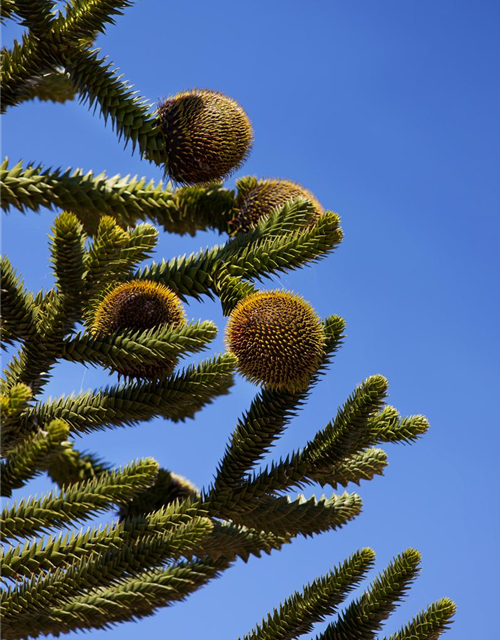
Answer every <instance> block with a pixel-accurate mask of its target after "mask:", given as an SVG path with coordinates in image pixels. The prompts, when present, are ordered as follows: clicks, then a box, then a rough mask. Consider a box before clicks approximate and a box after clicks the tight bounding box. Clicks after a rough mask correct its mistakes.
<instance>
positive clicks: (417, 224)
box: [3, 0, 500, 640]
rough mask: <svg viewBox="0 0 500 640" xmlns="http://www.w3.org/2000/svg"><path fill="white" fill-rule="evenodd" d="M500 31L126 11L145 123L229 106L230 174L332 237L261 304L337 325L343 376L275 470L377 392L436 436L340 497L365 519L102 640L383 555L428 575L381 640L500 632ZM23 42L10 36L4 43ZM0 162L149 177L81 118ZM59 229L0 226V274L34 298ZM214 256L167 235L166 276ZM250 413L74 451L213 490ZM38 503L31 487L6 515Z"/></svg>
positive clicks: (276, 594)
mask: <svg viewBox="0 0 500 640" xmlns="http://www.w3.org/2000/svg"><path fill="white" fill-rule="evenodd" d="M499 14H500V7H499V5H498V3H497V2H494V1H493V0H492V1H488V0H480V1H478V2H474V3H471V2H468V1H465V0H440V2H438V3H432V2H430V1H428V0H427V1H424V2H413V1H412V2H400V1H395V0H383V1H382V2H377V3H374V2H369V1H367V0H362V1H360V2H356V3H353V2H346V1H337V0H335V1H333V0H332V1H326V0H323V1H318V0H314V1H311V2H308V3H304V2H298V1H297V0H288V1H285V0H273V1H272V2H265V1H264V0H256V1H255V2H253V3H234V2H229V1H228V0H214V1H213V2H211V3H206V2H202V1H201V0H189V1H186V2H173V1H171V2H153V0H141V1H139V2H137V3H136V4H135V5H134V7H133V8H131V9H129V10H128V11H127V12H126V14H125V15H124V16H123V17H121V18H118V19H117V25H116V26H115V27H110V28H109V29H108V32H107V34H106V35H105V36H100V37H99V39H98V44H99V46H101V47H102V50H103V53H104V54H107V55H109V57H110V59H111V60H112V61H113V62H114V63H115V64H116V65H117V66H118V67H120V69H121V71H122V72H123V73H124V74H125V76H126V77H127V78H128V79H129V80H130V81H131V82H132V83H134V84H135V85H136V87H137V89H138V90H139V91H140V92H141V94H142V95H144V96H146V97H147V98H148V99H150V100H152V101H156V100H158V99H160V98H161V97H165V96H167V95H170V94H175V93H176V92H178V91H180V90H183V89H189V88H192V87H205V88H213V89H217V90H219V91H223V92H225V93H228V94H229V95H231V96H232V97H234V98H236V99H237V100H238V101H240V102H241V104H242V105H243V106H244V108H245V109H246V110H247V112H248V114H249V116H250V118H251V120H252V123H253V126H254V129H255V146H254V150H253V153H252V155H251V156H250V158H249V160H248V162H247V163H246V165H245V166H244V167H243V169H242V170H241V171H240V172H239V173H238V175H247V174H249V175H258V176H261V177H283V178H288V179H292V180H295V181H297V182H300V183H301V184H303V185H304V186H305V187H306V188H308V189H310V190H311V191H312V192H313V193H315V195H316V196H317V197H318V198H319V200H320V201H321V202H322V203H323V205H324V206H325V207H327V208H329V209H332V210H334V211H337V212H338V213H339V214H340V215H341V217H342V226H343V229H344V231H345V240H344V242H343V244H342V245H341V247H340V248H339V249H338V251H337V252H336V253H335V254H334V255H333V256H331V257H329V258H328V259H326V260H324V261H323V262H321V263H319V264H317V265H315V266H313V267H311V268H306V269H303V270H301V271H299V272H296V273H289V274H285V275H283V276H281V277H280V278H276V279H274V280H271V281H269V283H268V284H267V283H266V285H264V286H265V287H267V288H271V287H273V288H274V287H276V286H283V287H285V288H287V289H290V290H294V291H297V292H299V293H301V294H302V295H304V296H305V297H306V298H307V299H308V300H309V301H310V302H311V303H312V304H313V306H314V307H315V309H316V310H317V312H318V313H319V314H320V315H321V316H326V315H330V314H332V313H337V314H339V315H342V316H343V317H344V318H345V319H346V322H347V339H346V341H345V345H344V347H343V348H342V350H341V351H340V353H339V354H338V356H337V358H336V361H335V364H334V365H333V366H332V367H331V370H330V372H329V373H328V375H327V376H326V377H325V378H324V380H323V381H322V382H321V384H319V385H318V387H317V388H316V390H315V391H314V393H313V395H312V398H311V400H310V402H309V404H308V405H307V407H306V408H305V409H304V411H303V412H302V413H301V415H300V417H299V418H298V419H296V420H295V421H294V422H293V424H292V425H291V427H290V428H289V430H288V432H287V433H286V434H285V436H284V437H283V439H282V441H281V442H280V443H279V445H278V446H277V447H276V450H275V452H274V454H273V455H272V456H271V457H270V458H269V459H272V458H277V457H278V456H279V455H282V454H286V453H288V452H289V451H291V450H293V449H296V448H298V447H300V446H302V445H303V444H305V442H306V441H307V440H308V439H310V438H311V437H312V436H313V435H314V433H315V432H316V430H317V429H319V428H321V427H323V426H324V425H325V424H326V422H328V420H329V419H330V418H331V417H333V415H334V414H335V411H336V408H337V407H338V406H339V405H340V404H341V403H342V402H343V401H344V400H345V398H346V397H347V396H348V394H349V393H351V391H352V390H353V389H354V387H355V386H356V385H357V384H358V383H359V382H361V381H362V380H363V379H365V378H366V377H368V376H369V375H371V374H374V373H382V374H383V375H385V376H387V377H388V379H389V382H390V402H391V404H393V405H394V406H396V407H397V408H398V409H399V410H400V411H401V413H403V414H415V413H424V414H425V415H427V417H428V418H429V420H430V423H431V430H430V431H429V433H428V434H427V435H426V436H425V437H424V438H423V439H422V440H421V441H420V442H419V443H417V444H415V445H414V446H412V447H396V446H390V447H388V451H389V463H390V466H389V468H388V470H387V472H386V474H385V476H384V477H383V478H377V479H376V480H374V481H372V482H370V483H365V484H362V485H361V487H360V488H359V489H356V490H357V491H358V492H359V493H360V495H361V496H362V498H363V500H364V510H363V513H362V515H361V516H360V517H359V518H358V519H356V520H355V521H354V522H352V523H351V524H350V525H348V526H347V527H345V528H344V529H342V530H341V531H340V532H332V533H329V534H324V535H322V536H319V537H316V538H314V539H308V540H297V541H296V542H295V543H294V544H293V545H290V546H288V547H287V548H285V549H284V550H282V551H281V552H279V553H274V554H272V556H271V557H265V558H263V559H260V560H258V559H252V560H251V561H250V562H249V563H248V564H247V565H244V564H243V563H239V564H237V565H236V566H235V567H233V568H232V569H231V570H230V571H229V572H227V573H226V574H225V575H224V576H223V577H222V578H220V579H219V580H217V581H215V582H213V583H211V584H210V585H209V586H208V587H206V588H205V589H203V590H202V591H200V592H198V593H197V594H195V595H194V596H193V597H191V599H190V600H188V601H187V602H185V603H182V604H180V605H176V606H175V607H173V608H171V609H164V610H162V611H160V612H159V613H158V614H157V615H156V616H154V617H153V618H150V619H146V620H144V621H141V622H139V623H137V624H136V623H130V624H127V625H121V626H118V627H116V628H114V629H112V630H110V631H105V632H104V631H102V632H95V633H94V634H93V636H94V637H95V638H96V639H99V638H104V637H105V636H106V638H108V639H110V638H120V639H124V640H126V639H127V638H135V637H136V636H137V633H140V634H144V635H148V636H149V637H154V638H156V637H158V638H159V637H172V638H196V637H201V636H202V635H203V637H205V638H209V639H213V640H219V639H220V638H228V639H230V638H236V637H238V635H243V634H244V633H246V632H248V631H249V630H250V629H251V628H252V627H253V625H254V624H255V623H257V622H259V621H260V620H261V618H262V616H264V615H265V614H267V612H268V611H270V610H271V609H272V608H273V607H275V606H277V605H278V603H279V602H280V601H281V600H282V599H283V598H285V597H286V596H288V595H289V594H291V593H292V592H293V591H294V590H295V589H299V588H300V587H301V586H302V585H303V584H304V583H305V582H307V581H310V580H312V579H313V578H315V577H316V576H319V575H321V574H324V573H326V572H327V571H328V570H329V569H330V568H331V567H332V566H333V565H334V564H337V563H339V562H340V561H341V560H342V559H344V558H345V557H347V556H348V555H350V554H351V553H352V552H354V551H355V550H356V549H358V548H361V547H363V546H370V547H372V548H373V549H374V550H375V551H376V553H377V566H376V569H377V570H380V569H382V568H383V567H384V566H385V565H386V563H387V562H388V561H389V560H390V559H391V558H392V557H393V556H394V555H396V554H397V553H399V552H400V551H402V550H403V549H405V548H407V547H409V546H413V547H415V548H417V549H419V550H420V551H421V553H422V557H423V571H422V574H421V576H420V578H419V579H418V581H417V582H416V584H415V586H414V587H413V589H412V591H411V593H410V596H409V598H408V599H407V601H406V602H405V603H404V605H402V606H401V607H400V608H399V609H398V611H397V614H396V615H394V617H393V618H392V619H391V621H390V623H389V624H388V625H387V633H390V632H392V631H394V630H396V629H397V628H398V627H399V626H400V625H401V624H402V623H403V622H405V621H406V620H407V619H409V618H410V617H411V616H412V615H414V614H416V613H417V612H418V611H419V610H421V609H422V608H423V607H424V606H425V605H427V604H429V603H430V602H431V601H433V600H436V599H438V598H440V597H442V596H448V597H451V598H453V599H454V600H455V601H456V602H457V605H458V614H457V618H456V623H455V625H454V626H453V628H452V630H451V631H450V632H449V633H448V634H447V635H446V636H445V637H446V638H450V640H462V639H464V640H465V639H466V638H473V637H479V636H481V637H485V638H486V637H494V636H495V634H497V633H498V621H497V618H498V616H497V614H495V613H494V610H495V608H497V607H498V596H499V586H498V585H499V582H498V569H499V553H498V543H497V540H498V533H499V526H498V525H499V510H498V488H499V480H500V478H499V471H498V469H499V465H498V452H499V445H500V441H499V424H498V422H499V415H498V391H499V338H498V327H499V315H500V314H499V295H498V274H499V272H500V270H499V266H500V265H499V258H498V254H499V242H498V241H499V235H500V234H499V231H500V229H499V216H498V213H499V200H500V197H499V196H500V193H499V186H498V176H499V137H500V136H499V117H498V113H499V107H500V104H499V103H500V100H499V93H500V91H499V82H498V78H499V72H500V69H499V66H500V64H499V60H500V56H499V53H500V52H499V48H500V47H499V42H500V38H499V24H500V15H499ZM20 31H21V30H20V28H19V27H16V26H12V25H10V26H9V27H8V28H6V29H5V30H4V44H9V43H10V42H11V39H12V37H14V36H17V37H18V36H19V33H20ZM3 154H4V155H8V156H9V157H10V158H11V159H12V161H13V162H16V161H17V160H19V159H21V158H23V159H24V160H25V161H34V162H41V163H43V164H44V165H46V166H50V165H51V166H54V167H56V166H62V167H64V168H65V167H68V166H71V167H75V168H76V167H82V168H84V169H86V170H89V169H93V170H94V171H95V172H100V171H104V170H105V171H106V172H107V173H108V174H109V175H113V174H115V173H120V174H122V175H124V174H128V173H131V174H140V175H146V176H148V177H149V178H154V179H160V178H161V171H160V170H159V169H158V168H156V167H155V166H153V165H149V164H148V163H147V162H146V161H142V160H141V159H140V158H139V156H138V155H132V153H131V150H130V149H128V148H127V149H125V150H124V149H123V144H122V143H118V142H117V140H116V137H115V135H114V133H113V132H112V131H111V128H110V127H105V125H104V123H103V121H102V120H101V119H100V118H98V117H97V115H95V116H93V115H92V114H91V113H90V112H89V111H88V109H87V108H86V107H85V106H84V105H80V104H78V103H77V102H75V103H68V104H64V105H53V104H42V103H35V102H33V103H25V104H23V105H21V106H19V107H17V108H15V109H12V110H10V111H8V113H7V115H6V116H5V117H4V121H3ZM236 177H237V176H236ZM232 183H233V180H231V181H229V183H228V184H230V185H231V184H232ZM54 215H55V214H54V213H51V212H47V211H43V212H42V213H41V214H40V215H37V214H34V213H29V214H27V215H26V216H23V215H21V214H20V213H18V212H13V213H12V214H11V215H9V216H4V217H3V251H4V252H5V253H7V254H8V255H9V257H10V258H11V261H12V262H13V264H14V265H15V266H16V268H18V270H19V271H20V272H22V273H23V274H24V277H25V282H26V285H27V286H28V287H30V288H33V289H39V288H40V287H50V286H51V283H52V276H51V274H50V270H49V268H48V251H47V238H46V235H47V233H48V232H49V228H50V225H51V224H52V222H53V219H54ZM219 241H220V239H219V238H218V236H216V235H215V234H212V233H202V234H199V235H198V236H197V237H196V238H179V237H177V236H166V235H163V236H162V237H161V241H160V245H159V250H158V257H165V258H169V257H171V256H174V255H177V254H182V253H185V252H190V251H192V250H197V249H198V248H199V247H201V246H206V245H210V244H214V243H215V242H219ZM188 313H189V314H190V316H191V317H192V318H194V319H198V318H203V319H213V320H214V321H215V322H217V324H218V326H219V328H220V334H219V337H218V338H217V340H216V342H215V343H214V348H213V352H214V353H215V352H217V351H221V350H222V349H223V340H222V335H223V328H224V324H225V321H224V319H223V318H222V315H221V313H220V309H219V306H218V305H217V304H216V303H211V302H208V301H207V302H204V303H203V304H199V303H196V304H193V305H190V307H189V309H188ZM108 382H109V376H108V375H107V374H105V373H103V372H102V371H99V370H94V369H89V370H85V369H84V368H83V367H80V366H77V365H68V364H66V365H60V366H58V368H57V369H56V373H55V376H54V379H53V380H52V382H51V383H50V385H49V387H48V389H47V394H48V395H52V396H54V395H60V394H62V393H69V392H71V391H79V390H80V389H87V388H95V387H98V386H102V385H103V384H106V383H108ZM255 391H256V390H255V388H254V387H252V385H250V384H248V383H246V382H244V381H243V380H241V379H238V382H237V384H236V386H235V387H234V388H233V391H232V393H231V395H229V396H227V397H224V398H221V399H220V400H217V401H216V402H215V403H214V404H213V405H212V406H210V407H209V408H207V409H206V410H204V411H203V412H202V413H200V414H199V415H198V416H197V418H196V419H195V420H194V421H191V422H188V423H186V424H184V425H174V424H172V423H169V422H166V421H163V420H155V421H152V422H150V423H148V424H145V425H141V426H137V427H135V428H126V429H119V430H114V431H109V432H106V433H99V434H95V435H91V436H85V437H84V438H82V441H81V443H80V445H81V448H86V449H89V450H92V451H96V452H98V453H99V454H101V455H102V456H103V457H104V458H105V459H107V460H109V461H111V462H113V463H116V464H117V465H119V464H123V463H125V462H127V461H129V460H131V459H133V458H136V457H138V456H139V457H140V456H151V455H153V456H155V457H156V458H157V459H158V460H159V462H160V463H161V464H162V466H165V467H167V468H170V469H172V470H173V471H176V472H177V473H180V474H182V475H184V476H187V477H188V478H190V479H191V480H192V481H193V482H195V483H196V484H197V485H198V486H203V485H207V484H208V483H209V482H210V481H211V479H212V477H213V473H214V471H215V467H216V464H217V462H218V460H219V459H220V457H221V455H222V453H223V450H224V446H225V443H226V441H227V438H228V437H229V434H230V433H231V430H232V428H233V427H234V425H235V422H236V419H237V417H238V415H239V414H240V413H241V412H242V411H243V410H244V409H245V408H247V407H248V405H249V403H250V402H251V399H252V397H253V395H254V393H255ZM49 486H50V483H49V482H48V481H47V480H45V479H43V478H41V479H38V480H36V481H34V482H33V483H31V484H30V485H29V486H28V487H27V488H26V489H25V490H23V491H20V492H19V494H20V495H26V494H28V493H33V492H39V491H42V490H45V489H46V488H48V487H49ZM320 628H321V625H320V626H318V629H320Z"/></svg>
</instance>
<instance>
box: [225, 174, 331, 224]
mask: <svg viewBox="0 0 500 640" xmlns="http://www.w3.org/2000/svg"><path fill="white" fill-rule="evenodd" d="M237 186H238V197H237V200H236V210H237V214H236V216H235V217H234V219H233V220H231V222H230V223H229V226H230V229H231V231H232V232H233V233H239V232H243V233H245V232H247V231H249V230H250V229H251V228H252V227H255V225H257V224H258V222H259V220H261V219H262V218H263V217H265V216H267V215H269V214H270V213H271V211H273V209H275V208H276V207H282V206H283V205H284V204H286V203H287V202H290V200H293V199H295V198H306V199H307V200H309V201H310V202H311V204H312V205H313V207H314V216H313V218H312V220H311V223H312V224H313V223H314V222H316V221H317V220H318V219H319V217H320V216H321V215H323V213H324V211H325V210H324V208H323V207H322V206H321V203H320V202H319V200H318V199H317V198H316V197H315V196H314V194H312V193H311V192H310V191H308V190H307V189H305V188H304V187H303V186H301V185H300V184H297V183H296V182H292V181H291V180H279V179H266V180H257V179H255V178H253V179H252V178H250V179H249V178H243V179H241V180H239V181H238V182H237Z"/></svg>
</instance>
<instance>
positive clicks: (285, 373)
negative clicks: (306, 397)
mask: <svg viewBox="0 0 500 640" xmlns="http://www.w3.org/2000/svg"><path fill="white" fill-rule="evenodd" d="M226 344H227V347H228V350H229V351H230V352H232V353H233V354H234V355H235V356H236V357H237V359H238V369H239V371H240V372H241V373H242V374H243V375H244V376H245V377H246V378H247V379H248V380H250V381H251V382H255V383H257V384H262V385H265V386H267V387H268V388H270V389H276V390H283V391H289V392H291V393H295V392H297V391H303V390H305V388H306V387H307V385H308V382H309V379H310V377H311V375H312V374H313V373H314V372H315V371H316V369H317V368H318V366H319V364H320V362H321V359H322V356H323V347H324V344H325V332H324V329H323V325H322V323H321V320H320V319H319V317H318V316H317V315H316V313H315V312H314V310H313V308H312V307H311V305H310V304H309V303H308V302H306V301H305V300H304V299H303V298H302V297H301V296H299V295H297V294H295V293H291V292H288V291H279V290H277V291H261V292H257V293H253V294H251V295H249V296H247V297H246V298H244V299H243V300H241V301H240V302H239V303H238V304H237V305H236V307H235V308H234V310H233V312H232V313H231V315H230V317H229V321H228V325H227V329H226Z"/></svg>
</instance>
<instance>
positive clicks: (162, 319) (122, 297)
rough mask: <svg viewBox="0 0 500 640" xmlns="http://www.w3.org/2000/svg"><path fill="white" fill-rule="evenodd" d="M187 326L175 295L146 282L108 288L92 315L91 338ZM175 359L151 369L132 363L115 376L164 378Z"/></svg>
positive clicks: (133, 281)
mask: <svg viewBox="0 0 500 640" xmlns="http://www.w3.org/2000/svg"><path fill="white" fill-rule="evenodd" d="M184 324H186V314H185V312H184V308H183V306H182V304H181V301H180V300H179V298H178V297H177V296H176V294H175V293H174V292H173V291H171V290H170V289H169V288H168V287H166V286H165V285H163V284H161V283H158V282H152V281H149V280H131V281H130V282H124V283H122V284H119V285H118V286H114V287H113V288H111V289H110V290H109V291H108V292H107V293H106V294H105V295H104V296H103V297H102V299H101V300H99V301H98V303H97V304H95V308H94V309H93V311H92V316H91V323H90V332H91V333H92V334H93V335H94V336H105V335H111V334H114V333H117V332H120V331H147V330H148V329H153V328H156V327H161V326H164V325H168V326H170V327H180V326H182V325H184ZM176 363H177V359H176V358H174V359H173V358H171V357H170V358H166V359H165V360H160V361H159V362H158V363H155V364H154V365H151V364H146V365H141V364H137V363H136V362H132V361H131V365H130V367H120V368H117V369H116V370H117V371H118V373H120V374H122V375H124V376H127V377H131V378H148V379H151V378H164V377H167V376H169V375H171V373H172V372H173V370H174V367H175V365H176Z"/></svg>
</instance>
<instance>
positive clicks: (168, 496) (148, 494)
mask: <svg viewBox="0 0 500 640" xmlns="http://www.w3.org/2000/svg"><path fill="white" fill-rule="evenodd" d="M199 495H200V492H199V490H198V489H197V488H196V487H195V486H194V484H192V483H191V482H190V481H189V480H187V479H186V478H183V477H182V476H179V475H177V474H176V473H173V472H172V471H167V470H166V469H161V468H160V469H159V471H158V476H157V477H156V481H155V483H154V484H153V485H152V486H151V487H149V488H148V489H145V490H144V491H141V492H140V493H139V494H138V495H137V496H136V497H135V498H134V499H133V500H132V501H131V502H129V503H128V504H127V505H123V506H122V507H121V508H120V511H119V516H120V519H121V520H123V519H125V518H136V517H138V516H141V515H143V514H145V513H150V512H151V511H156V510H157V509H161V508H162V507H165V506H167V505H168V504H171V503H172V502H174V500H185V499H186V498H189V497H197V496H199Z"/></svg>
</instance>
